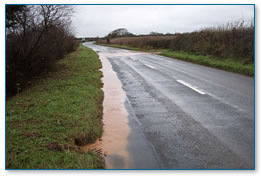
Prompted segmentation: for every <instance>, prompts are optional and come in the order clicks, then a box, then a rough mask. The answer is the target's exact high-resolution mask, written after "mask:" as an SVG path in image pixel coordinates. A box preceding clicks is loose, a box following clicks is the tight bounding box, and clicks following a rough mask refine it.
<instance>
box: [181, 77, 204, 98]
mask: <svg viewBox="0 0 261 177" xmlns="http://www.w3.org/2000/svg"><path fill="white" fill-rule="evenodd" d="M177 82H179V83H181V84H183V85H185V86H186V87H188V88H191V89H192V90H194V91H196V92H198V93H200V94H201V95H205V93H204V92H202V91H201V90H199V89H198V88H197V87H194V86H192V85H190V84H189V83H187V82H185V81H182V80H177Z"/></svg>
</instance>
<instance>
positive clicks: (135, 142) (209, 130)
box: [85, 43, 254, 169]
mask: <svg viewBox="0 0 261 177" xmlns="http://www.w3.org/2000/svg"><path fill="white" fill-rule="evenodd" d="M85 45H86V46H88V47H90V48H92V49H93V50H94V51H96V52H97V53H98V54H99V55H100V56H101V59H102V60H104V61H106V62H108V65H110V67H112V69H111V71H113V72H114V74H115V76H116V77H117V79H118V81H120V82H118V81H117V83H116V82H114V81H112V82H110V79H113V77H114V76H111V75H107V76H108V82H109V83H110V85H111V86H119V87H120V88H121V89H122V91H123V92H122V95H121V94H120V95H121V96H119V97H120V99H118V100H117V101H116V102H118V103H119V102H120V105H117V104H115V107H114V106H113V105H114V104H108V109H116V108H117V109H118V111H119V110H121V111H120V112H121V113H120V114H116V115H119V116H118V117H122V118H123V119H124V121H123V124H125V125H123V124H121V122H120V121H109V122H111V123H112V124H115V125H113V126H117V125H116V124H118V125H120V127H124V128H120V130H121V131H123V133H120V135H119V133H118V132H114V131H112V130H113V129H116V128H109V127H110V126H108V127H107V128H106V117H111V118H112V117H117V116H116V115H114V116H110V115H109V113H110V111H109V112H108V116H105V113H106V108H104V109H105V110H104V111H105V112H104V124H105V125H104V128H105V129H104V136H105V135H106V131H108V133H107V134H109V132H111V133H112V134H114V133H116V135H117V133H118V135H119V136H121V138H122V139H121V138H120V139H119V140H120V141H122V142H120V143H119V144H117V141H116V142H115V141H114V143H115V146H114V145H113V146H110V147H109V148H108V149H110V148H112V149H114V150H112V149H111V150H110V151H108V159H107V163H106V164H107V167H109V168H116V169H118V168H132V169H133V168H134V169H136V168H142V169H155V168H164V169H253V168H254V81H253V78H250V77H246V76H241V75H238V74H234V73H229V72H225V71H221V70H217V69H213V68H208V67H204V66H199V65H195V64H191V63H187V62H183V61H179V60H174V59H169V58H167V57H161V56H158V55H154V54H148V53H141V52H134V51H128V50H123V49H116V48H110V47H103V46H97V45H94V44H92V43H85ZM104 74H105V73H104ZM113 80H114V79H113ZM104 83H105V84H106V81H105V80H104ZM105 88H106V87H105V86H104V91H105V103H106V90H105ZM108 93H109V92H108ZM116 95H118V94H116ZM107 98H108V103H110V101H109V99H110V97H109V96H108V97H107ZM111 98H112V100H113V97H111ZM104 106H105V107H106V105H104ZM110 106H112V107H111V108H110ZM113 107H114V108H113ZM111 115H113V114H111ZM108 125H109V123H108ZM113 126H112V125H111V127H113ZM106 129H107V130H106ZM116 135H110V136H109V137H110V138H111V141H113V140H116ZM105 140H106V138H104V137H103V138H102V141H104V143H105V144H106V141H105ZM105 144H103V147H105V146H106V145H105ZM117 148H119V149H117ZM104 149H106V148H104ZM116 149H117V150H116ZM120 149H121V150H120ZM119 152H122V153H119ZM123 152H124V153H123ZM109 159H113V160H112V161H110V160H109ZM124 161H125V162H124Z"/></svg>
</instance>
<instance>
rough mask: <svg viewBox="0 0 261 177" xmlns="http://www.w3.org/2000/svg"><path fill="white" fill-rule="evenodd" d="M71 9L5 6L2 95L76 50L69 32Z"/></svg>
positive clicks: (66, 6) (22, 86)
mask: <svg viewBox="0 0 261 177" xmlns="http://www.w3.org/2000/svg"><path fill="white" fill-rule="evenodd" d="M72 14H73V8H72V6H68V5H7V6H6V93H7V96H11V95H14V94H16V93H17V92H20V91H21V90H22V89H24V88H25V87H26V86H28V85H29V84H30V81H31V80H32V79H33V78H34V77H35V76H38V75H39V74H41V73H42V72H45V71H49V70H50V69H51V68H52V66H53V64H54V63H55V62H56V61H57V60H59V59H61V58H63V57H64V56H65V55H66V54H67V53H69V52H72V51H73V50H75V49H76V47H77V42H76V40H75V37H74V35H73V33H72V30H71V20H70V19H71V16H72Z"/></svg>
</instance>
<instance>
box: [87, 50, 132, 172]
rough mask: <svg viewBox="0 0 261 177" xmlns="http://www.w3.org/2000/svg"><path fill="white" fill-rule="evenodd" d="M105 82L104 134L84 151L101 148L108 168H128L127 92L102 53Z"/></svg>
mask: <svg viewBox="0 0 261 177" xmlns="http://www.w3.org/2000/svg"><path fill="white" fill-rule="evenodd" d="M99 56H100V59H101V62H102V66H103V67H102V69H101V71H102V72H103V78H102V81H103V83H104V86H103V91H104V102H103V124H104V126H103V131H104V132H103V135H102V137H101V139H99V140H97V141H96V142H95V143H94V144H92V145H87V146H85V147H83V150H84V151H88V150H91V149H97V150H101V153H103V154H104V155H105V164H106V168H109V169H110V168H114V169H115V168H117V169H119V168H128V167H129V166H130V164H131V158H130V154H129V152H128V150H127V147H128V136H129V134H130V127H129V126H128V112H127V111H126V109H125V106H124V102H125V99H126V95H125V92H124V91H123V90H122V85H121V82H120V80H119V79H118V77H117V75H116V73H115V72H114V71H113V69H112V66H111V64H110V62H109V61H108V60H107V58H106V57H105V56H104V55H102V54H100V55H99Z"/></svg>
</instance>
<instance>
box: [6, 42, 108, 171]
mask: <svg viewBox="0 0 261 177" xmlns="http://www.w3.org/2000/svg"><path fill="white" fill-rule="evenodd" d="M99 68H101V63H100V61H99V59H98V56H97V54H96V53H95V52H94V51H92V50H91V49H88V48H87V47H84V46H80V47H79V48H78V49H77V51H75V52H73V53H71V54H70V55H68V56H67V57H65V58H64V59H62V60H60V61H59V62H58V63H57V64H56V70H55V71H53V72H51V73H48V75H47V76H46V77H45V78H44V79H39V80H38V81H37V82H35V83H34V84H33V86H32V87H31V88H29V89H27V90H25V91H24V92H22V93H20V94H18V95H16V96H14V97H12V98H10V99H9V100H8V101H7V102H6V168H7V169H97V168H104V161H103V159H101V158H100V157H99V156H98V155H97V154H95V153H93V152H86V153H83V152H81V151H80V149H79V146H76V145H75V144H77V145H83V144H86V143H91V142H94V141H95V139H97V138H98V137H100V136H101V135H102V102H103V92H102V90H101V87H102V82H101V80H100V78H101V77H102V73H101V72H100V71H99V70H98V69H99Z"/></svg>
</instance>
